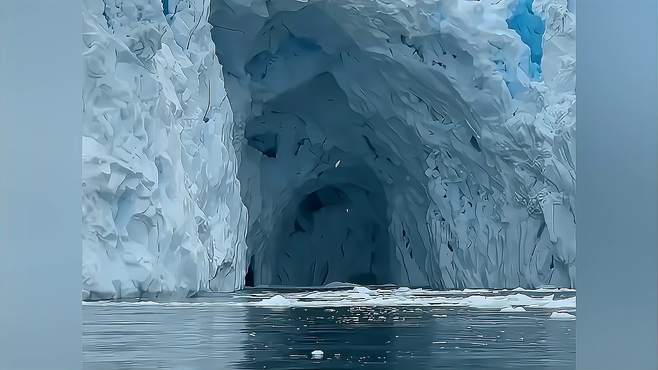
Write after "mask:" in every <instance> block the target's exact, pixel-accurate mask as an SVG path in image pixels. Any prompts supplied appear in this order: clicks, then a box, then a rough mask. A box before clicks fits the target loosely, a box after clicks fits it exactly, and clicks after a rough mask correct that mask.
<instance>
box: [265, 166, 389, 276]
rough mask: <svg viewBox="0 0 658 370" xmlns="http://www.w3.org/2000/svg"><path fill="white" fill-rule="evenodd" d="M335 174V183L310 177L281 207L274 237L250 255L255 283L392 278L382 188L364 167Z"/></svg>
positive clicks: (347, 168)
mask: <svg viewBox="0 0 658 370" xmlns="http://www.w3.org/2000/svg"><path fill="white" fill-rule="evenodd" d="M333 175H334V176H335V177H336V180H337V181H338V182H331V181H330V182H329V183H328V184H324V182H323V181H319V180H317V179H315V180H311V181H309V183H307V184H306V185H305V186H302V187H301V188H300V189H299V191H298V192H297V196H295V197H294V198H293V199H292V200H291V201H290V202H289V203H288V205H287V206H286V207H285V209H284V210H283V212H282V214H281V216H280V218H279V221H278V223H277V224H276V225H275V229H274V230H275V232H274V236H273V237H272V238H271V240H269V241H268V242H267V244H266V245H265V246H264V248H263V251H262V253H260V254H257V255H255V256H254V257H255V265H256V266H259V267H258V269H257V270H256V271H255V272H254V275H253V276H254V277H255V279H254V281H255V283H256V285H287V286H320V285H325V284H327V283H330V282H336V281H341V282H349V283H355V284H363V285H368V284H386V283H391V282H392V281H393V278H392V276H391V268H390V267H391V261H390V257H391V256H390V254H391V245H390V241H389V236H388V229H387V224H388V219H387V209H386V197H385V194H384V191H383V189H382V188H381V186H378V185H379V184H378V183H377V182H376V181H372V179H373V178H374V175H373V174H372V173H371V172H370V171H369V170H368V169H367V168H365V167H362V166H355V167H346V168H340V169H334V174H333ZM326 177H327V178H330V177H331V174H327V175H326ZM340 177H342V178H345V179H349V180H350V182H340V180H339V178H340Z"/></svg>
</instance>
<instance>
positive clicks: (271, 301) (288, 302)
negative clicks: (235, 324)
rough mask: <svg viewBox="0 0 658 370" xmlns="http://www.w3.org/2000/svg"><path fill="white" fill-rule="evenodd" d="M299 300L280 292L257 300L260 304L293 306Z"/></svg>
mask: <svg viewBox="0 0 658 370" xmlns="http://www.w3.org/2000/svg"><path fill="white" fill-rule="evenodd" d="M295 302H297V300H293V299H288V298H286V297H284V296H282V295H280V294H277V295H275V296H273V297H270V298H266V299H263V300H262V301H260V302H257V305H258V306H284V307H288V306H292V305H294V304H295Z"/></svg>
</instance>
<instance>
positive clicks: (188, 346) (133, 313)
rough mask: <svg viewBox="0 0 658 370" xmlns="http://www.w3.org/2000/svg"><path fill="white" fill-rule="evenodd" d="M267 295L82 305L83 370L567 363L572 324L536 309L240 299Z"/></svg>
mask: <svg viewBox="0 0 658 370" xmlns="http://www.w3.org/2000/svg"><path fill="white" fill-rule="evenodd" d="M275 293H276V292H273V291H256V290H250V291H245V292H239V293H235V294H224V295H218V296H213V297H203V298H195V299H188V300H185V301H180V302H177V303H164V302H161V304H138V303H125V304H91V305H85V306H84V307H83V315H84V319H83V353H84V369H85V370H123V369H139V370H149V369H181V370H192V369H194V370H211V369H212V370H218V369H355V368H359V369H360V368H367V369H401V370H402V369H403V370H407V369H458V370H461V369H469V368H473V369H574V368H575V349H576V348H575V334H576V333H575V327H576V324H575V323H576V322H575V321H573V320H572V321H558V320H548V316H549V314H550V312H548V311H546V310H544V309H540V308H532V307H530V308H528V307H527V308H526V310H527V311H526V312H521V313H516V312H515V313H503V312H500V308H495V309H482V308H468V307H463V306H435V305H430V306H421V307H415V306H413V305H404V306H394V307H390V306H368V307H359V306H352V307H349V306H348V307H258V306H253V305H248V304H245V303H248V302H253V301H254V300H256V301H258V300H260V299H262V298H264V297H270V296H272V295H274V294H275ZM574 294H575V293H567V295H564V294H563V296H564V297H569V296H573V295H574ZM316 349H320V350H322V351H323V352H324V357H323V358H322V359H312V358H311V352H312V351H313V350H316Z"/></svg>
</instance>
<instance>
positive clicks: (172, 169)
mask: <svg viewBox="0 0 658 370" xmlns="http://www.w3.org/2000/svg"><path fill="white" fill-rule="evenodd" d="M165 4H166V6H167V9H163V3H161V2H160V1H156V0H123V1H122V0H104V1H103V0H85V1H84V2H83V13H82V15H83V21H84V30H83V45H84V52H83V58H84V62H85V69H84V73H85V79H84V86H83V91H82V95H83V96H82V99H83V112H84V124H83V132H82V166H83V171H82V175H83V177H82V189H83V194H82V204H83V209H82V217H83V231H82V240H83V242H82V253H83V266H82V277H83V297H84V298H91V299H98V298H119V297H141V296H163V295H177V296H185V295H190V294H193V293H195V292H197V291H198V290H228V291H232V290H234V289H236V288H240V287H241V286H242V282H243V279H244V269H245V262H244V251H245V250H246V245H245V233H246V216H247V215H246V209H245V207H244V205H243V204H242V201H241V200H240V190H239V189H240V186H239V183H238V181H237V179H236V172H237V158H236V153H235V150H234V149H233V144H232V141H233V114H232V111H231V107H230V104H229V102H228V100H227V98H226V91H225V89H224V82H223V75H222V67H221V65H220V64H219V63H218V61H217V58H216V56H215V45H214V43H213V42H212V40H211V37H210V28H211V26H210V25H209V24H208V23H207V18H208V11H209V3H208V2H207V1H202V0H198V1H197V0H180V1H178V0H169V1H167V2H166V3H165Z"/></svg>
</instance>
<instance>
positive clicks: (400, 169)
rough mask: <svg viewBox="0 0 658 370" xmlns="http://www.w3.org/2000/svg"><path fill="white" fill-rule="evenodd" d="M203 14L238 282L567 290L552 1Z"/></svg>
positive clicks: (566, 20)
mask: <svg viewBox="0 0 658 370" xmlns="http://www.w3.org/2000/svg"><path fill="white" fill-rule="evenodd" d="M211 8H212V12H211V17H210V23H211V24H212V25H213V26H214V28H213V29H212V35H213V40H214V41H215V43H216V44H217V45H218V48H217V53H218V56H219V60H220V62H221V63H222V65H223V66H224V75H225V78H226V87H227V92H228V97H229V100H230V101H231V105H232V107H233V110H234V115H235V130H236V131H235V132H236V138H237V139H239V140H242V145H241V146H240V147H239V149H240V158H241V163H240V168H239V172H238V177H239V179H240V182H241V184H242V187H241V192H242V199H243V201H244V203H245V205H246V206H247V208H248V210H249V218H248V219H249V227H248V233H247V244H248V246H249V250H248V252H247V253H248V257H247V259H248V260H249V261H250V262H249V265H250V266H252V268H253V270H252V272H251V273H252V274H253V276H251V278H252V279H253V283H254V284H255V285H260V284H263V285H295V286H299V285H307V286H319V285H322V284H326V283H327V282H330V281H336V280H338V281H349V282H356V283H361V284H385V283H394V284H398V285H407V286H431V287H435V288H440V289H453V288H468V287H470V288H478V287H491V288H511V287H519V286H520V287H524V288H537V287H541V286H544V285H551V286H560V287H575V284H576V273H575V271H576V270H575V262H576V261H575V255H576V254H575V227H576V225H575V213H576V211H575V202H574V195H575V157H574V156H575V141H574V137H575V20H574V15H573V14H572V13H571V12H570V11H569V9H568V4H567V1H566V0H565V1H560V0H550V1H549V0H536V1H531V0H518V1H517V0H501V1H437V0H405V1H383V0H372V1H363V0H303V1H302V0H277V1H266V0H213V2H212V7H211Z"/></svg>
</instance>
